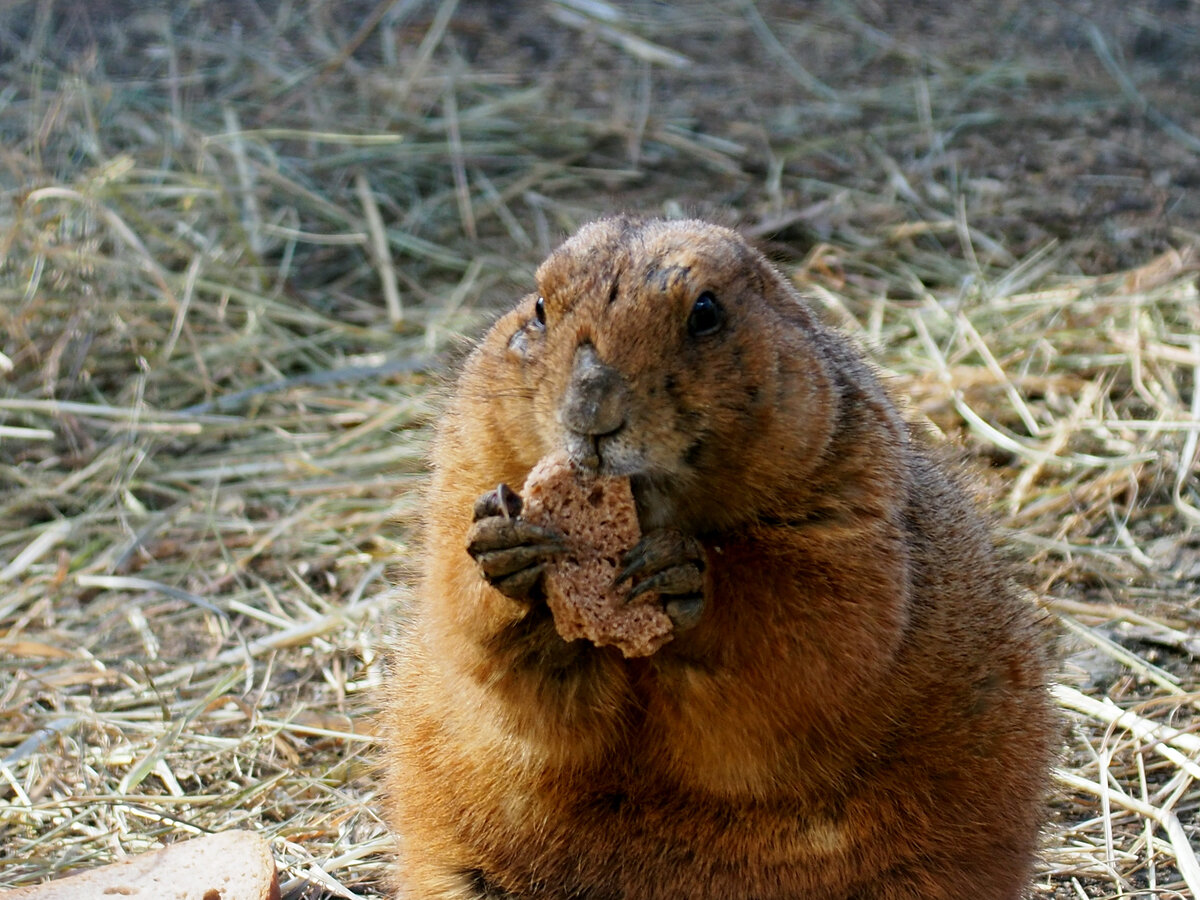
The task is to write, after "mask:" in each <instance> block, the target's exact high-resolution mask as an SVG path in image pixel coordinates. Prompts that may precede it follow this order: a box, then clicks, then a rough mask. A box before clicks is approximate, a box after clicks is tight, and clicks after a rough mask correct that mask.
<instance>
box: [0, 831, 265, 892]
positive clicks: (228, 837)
mask: <svg viewBox="0 0 1200 900" xmlns="http://www.w3.org/2000/svg"><path fill="white" fill-rule="evenodd" d="M125 898H135V900H279V880H278V877H277V875H276V872H275V858H274V857H273V856H271V848H270V846H268V844H267V842H266V840H264V839H263V838H262V837H261V836H259V835H257V834H255V833H254V832H252V831H222V832H220V833H219V834H210V835H207V836H205V837H201V838H196V839H194V840H190V841H181V842H179V843H177V844H170V845H168V846H166V847H163V848H162V849H161V850H150V851H148V852H146V853H140V854H138V855H137V856H131V857H129V858H128V859H123V860H121V861H120V862H115V863H112V864H111V865H107V866H101V867H99V868H96V869H89V870H87V871H86V872H81V873H79V874H77V875H70V876H68V877H66V878H60V879H58V880H57V881H47V882H44V883H43V884H38V885H33V886H32V887H22V888H16V889H15V890H10V891H0V900H125Z"/></svg>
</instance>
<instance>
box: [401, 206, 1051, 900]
mask: <svg viewBox="0 0 1200 900" xmlns="http://www.w3.org/2000/svg"><path fill="white" fill-rule="evenodd" d="M552 452H565V453H567V454H568V456H569V457H570V458H571V460H572V461H573V462H575V463H576V464H578V465H580V466H582V467H584V468H590V469H592V470H594V471H596V472H598V473H601V474H603V475H613V476H621V477H628V478H629V479H630V483H631V485H632V488H633V494H634V497H635V500H636V504H637V514H638V519H639V521H640V525H641V528H642V531H643V534H644V536H643V538H642V539H641V541H640V542H639V543H638V545H637V546H636V547H634V548H632V550H631V552H630V553H629V554H628V556H627V558H626V560H625V561H624V562H625V564H626V566H627V567H628V578H629V580H630V581H631V582H632V583H633V584H634V585H635V586H636V585H638V584H642V583H649V584H651V585H652V586H653V587H654V588H655V590H657V591H658V593H659V594H660V595H661V599H662V602H663V604H664V608H665V609H666V610H667V612H668V614H670V615H671V618H672V621H673V622H674V624H675V632H674V634H673V635H672V639H671V640H670V641H669V642H668V643H667V644H666V645H665V646H663V647H661V649H659V650H657V651H656V652H655V653H653V654H652V655H650V656H648V657H645V658H642V659H625V658H623V657H622V655H621V654H620V653H619V652H617V651H616V650H614V648H612V647H598V646H595V645H593V644H591V643H590V642H588V641H582V640H580V641H571V642H567V641H564V640H563V639H562V638H560V637H559V635H558V633H557V632H556V630H555V628H554V623H553V621H552V619H551V616H550V613H549V611H548V609H547V607H546V604H545V600H544V595H543V593H542V589H541V582H542V578H543V576H544V572H545V568H546V566H547V565H552V564H553V560H554V556H555V553H556V552H558V546H557V544H556V542H555V535H554V533H553V530H552V529H547V528H544V527H538V526H533V525H532V524H531V523H528V522H525V521H524V520H523V519H522V518H521V515H520V506H521V500H520V497H519V495H517V493H516V490H519V487H520V485H522V484H523V482H524V479H525V477H526V475H527V474H528V473H529V471H530V469H531V468H532V467H533V466H534V465H535V464H536V463H537V462H538V461H539V460H540V459H542V458H543V457H545V456H547V455H548V454H550V453H552ZM433 465H434V478H433V484H432V488H431V491H430V494H429V497H428V499H427V503H426V547H425V553H426V560H425V566H424V569H425V571H424V577H423V581H422V585H421V588H420V592H419V598H418V601H417V604H416V606H415V609H414V610H413V613H412V616H411V617H410V619H409V620H408V623H407V625H406V628H405V633H404V635H403V637H402V638H401V641H400V646H399V647H398V648H397V649H396V652H395V658H394V668H393V671H392V672H391V674H390V681H389V688H388V691H389V694H388V697H387V701H386V703H387V711H386V726H385V727H386V732H385V747H386V749H385V759H384V766H385V772H386V776H385V793H386V798H387V799H386V815H387V818H388V821H389V823H390V824H391V826H392V827H393V829H394V830H395V832H396V834H397V836H398V842H399V853H400V859H399V863H398V866H397V882H398V885H397V886H398V890H399V891H400V894H399V896H402V897H411V898H463V900H466V898H472V900H475V898H485V897H487V898H495V897H503V898H521V900H526V898H528V900H535V898H556V900H566V898H589V900H617V898H629V900H651V898H663V900H666V898H671V900H677V898H709V900H721V898H729V900H735V898H736V900H743V898H744V900H774V898H804V900H902V898H904V900H909V898H911V900H917V898H920V900H937V898H944V900H951V898H953V900H961V898H964V897H970V898H973V900H1017V898H1018V897H1020V896H1021V894H1022V892H1023V889H1024V887H1025V883H1026V880H1027V878H1028V874H1029V870H1030V866H1031V863H1032V858H1033V853H1034V850H1035V847H1036V842H1037V833H1038V827H1039V823H1040V817H1041V814H1042V805H1043V792H1044V789H1045V787H1046V782H1047V772H1048V766H1049V762H1050V759H1051V756H1052V752H1053V748H1054V744H1055V739H1056V736H1057V731H1056V727H1055V724H1054V717H1053V715H1052V713H1051V709H1050V704H1049V701H1048V698H1047V694H1046V691H1045V671H1044V666H1045V663H1044V658H1043V657H1044V654H1043V650H1042V639H1041V636H1040V635H1039V626H1038V622H1037V618H1036V615H1035V611H1034V609H1033V607H1032V605H1031V604H1029V603H1028V602H1027V601H1025V600H1024V599H1022V598H1021V597H1019V596H1018V594H1017V593H1016V591H1015V589H1014V588H1013V587H1012V586H1011V583H1010V579H1009V573H1008V571H1007V568H1006V566H1005V565H1004V564H1002V563H1001V562H1000V561H999V560H998V559H997V557H996V554H995V552H994V549H993V544H992V540H991V537H990V534H989V529H988V526H987V524H986V522H985V521H984V520H983V519H982V518H981V517H980V515H979V514H978V513H977V511H976V510H975V509H974V508H973V506H972V503H971V502H970V501H969V500H968V498H967V497H966V496H965V494H964V492H963V491H962V489H960V488H959V487H958V486H957V485H956V484H955V483H954V481H953V479H952V478H951V477H950V476H949V475H948V474H947V473H946V472H945V471H944V469H943V467H942V466H941V465H940V464H939V463H938V462H937V460H936V458H935V456H934V455H933V454H931V453H930V452H929V451H928V450H927V449H926V448H925V447H923V446H922V443H921V441H920V440H919V439H917V438H914V437H913V436H912V435H911V434H910V433H909V429H908V428H907V426H906V425H905V423H904V421H903V420H902V418H901V416H900V415H899V413H898V412H897V410H896V408H895V406H894V405H893V403H892V402H891V401H890V399H889V398H888V396H887V393H886V391H885V390H884V389H883V388H882V386H881V385H880V383H879V381H878V379H877V378H876V376H875V375H874V373H873V372H872V370H871V369H870V368H869V367H868V366H867V365H866V364H865V363H864V362H863V361H862V359H861V358H860V356H859V354H858V353H857V352H856V350H855V349H854V348H853V346H852V345H851V343H850V342H849V341H848V340H847V339H846V338H844V337H843V336H841V335H839V334H838V333H837V332H835V331H834V330H832V329H830V328H829V327H827V326H825V325H823V324H822V323H821V322H820V321H819V319H818V318H817V316H816V315H815V314H814V312H813V311H812V310H811V309H810V308H809V307H808V306H807V305H806V304H805V302H804V301H803V299H802V298H801V297H800V296H799V295H798V294H797V292H796V291H795V290H794V289H793V288H792V286H791V285H790V284H789V283H788V282H787V281H786V280H785V279H784V278H783V277H782V276H781V275H780V274H779V273H778V272H777V271H776V270H775V269H774V268H773V267H772V266H771V265H770V264H769V263H768V262H767V261H766V260H765V259H764V258H763V257H762V256H761V255H760V254H758V253H757V252H756V251H755V250H753V249H752V248H751V247H750V246H748V245H747V244H746V242H745V241H744V240H742V238H740V237H739V236H738V235H737V234H736V233H735V232H732V231H729V230H727V229H724V228H720V227H717V226H714V225H709V224H706V223H703V222H697V221H671V222H666V221H655V220H641V219H634V218H624V217H623V218H611V219H603V220H600V221H597V222H594V223H592V224H590V225H587V226H585V227H584V228H583V229H581V230H580V231H579V232H578V233H577V234H576V235H575V236H574V237H572V238H570V239H569V240H568V241H566V242H565V243H564V244H563V245H562V246H561V247H560V248H559V249H557V250H556V251H555V252H554V253H552V254H551V256H550V257H549V258H548V259H547V260H546V261H545V262H544V263H543V264H542V265H541V266H540V267H539V269H538V271H537V288H536V291H535V292H534V293H531V294H530V295H528V296H527V297H525V298H524V299H522V300H521V301H520V302H519V303H518V304H517V306H516V307H515V308H514V309H513V310H512V311H511V312H509V313H508V314H507V315H505V316H503V317H502V318H500V319H499V320H498V321H497V322H496V323H495V325H494V326H493V327H492V328H491V330H490V331H489V332H488V333H487V335H486V336H485V337H484V338H483V340H482V342H481V343H480V344H479V346H478V347H477V348H476V350H475V351H474V353H473V354H472V355H471V357H470V358H469V360H468V361H467V363H466V365H465V367H464V369H463V371H462V373H461V376H460V378H459V380H458V383H457V387H456V390H455V392H454V396H453V399H452V401H451V403H450V406H449V408H448V410H447V411H446V414H445V417H444V418H443V420H442V422H441V425H440V428H439V433H438V437H437V441H436V443H435V446H434V450H433ZM514 488H515V489H516V490H514Z"/></svg>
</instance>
